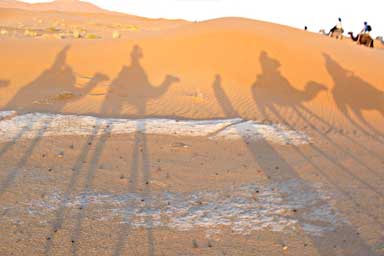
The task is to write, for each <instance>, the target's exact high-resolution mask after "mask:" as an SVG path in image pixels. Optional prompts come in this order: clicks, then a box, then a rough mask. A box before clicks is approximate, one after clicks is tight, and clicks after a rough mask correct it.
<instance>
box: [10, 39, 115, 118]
mask: <svg viewBox="0 0 384 256" xmlns="http://www.w3.org/2000/svg"><path fill="white" fill-rule="evenodd" d="M69 49H70V46H66V47H64V48H63V49H62V50H61V51H60V52H59V53H58V54H57V56H56V58H55V61H54V63H53V64H52V65H51V67H49V68H48V69H47V70H45V71H43V72H42V73H41V74H40V75H39V76H38V77H37V78H36V79H35V80H34V81H32V82H31V83H29V84H27V85H26V86H24V87H22V88H21V89H20V90H19V91H18V92H17V93H16V95H15V96H14V97H13V98H12V99H11V100H10V101H9V102H8V103H7V105H6V107H5V108H6V109H9V110H21V111H23V110H29V109H33V110H35V111H41V112H47V110H48V111H49V112H59V111H61V110H62V109H63V108H64V107H65V105H66V104H68V101H73V100H79V99H81V98H82V97H85V96H86V95H87V94H88V92H89V91H91V90H92V89H93V88H94V87H95V86H96V85H97V84H98V83H100V82H103V81H107V80H108V77H107V76H106V75H103V74H101V73H96V74H95V75H94V76H93V77H91V78H88V79H89V80H88V82H87V83H86V84H85V85H84V86H82V87H78V86H77V85H76V74H75V72H74V71H73V69H72V68H71V66H69V65H68V64H67V55H68V51H69Z"/></svg>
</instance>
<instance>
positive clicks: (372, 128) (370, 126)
mask: <svg viewBox="0 0 384 256" xmlns="http://www.w3.org/2000/svg"><path fill="white" fill-rule="evenodd" d="M353 113H355V115H356V117H357V119H359V121H360V122H361V123H362V124H364V125H365V126H366V127H368V129H369V130H371V131H372V132H373V133H374V135H373V136H375V138H376V139H379V138H377V136H379V137H384V134H383V133H382V132H380V131H379V130H377V129H376V128H375V127H373V126H372V125H371V124H370V123H368V122H367V120H365V118H364V117H363V115H362V114H361V112H360V111H357V110H353ZM380 140H381V139H380Z"/></svg>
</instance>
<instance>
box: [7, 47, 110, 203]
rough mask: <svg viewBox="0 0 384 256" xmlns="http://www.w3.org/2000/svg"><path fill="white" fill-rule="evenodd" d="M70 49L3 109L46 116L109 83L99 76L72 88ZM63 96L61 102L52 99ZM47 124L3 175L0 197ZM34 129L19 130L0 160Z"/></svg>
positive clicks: (96, 75) (18, 173) (18, 171)
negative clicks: (39, 113)
mask: <svg viewBox="0 0 384 256" xmlns="http://www.w3.org/2000/svg"><path fill="white" fill-rule="evenodd" d="M69 49H70V46H66V47H64V48H63V49H62V50H61V51H60V52H59V53H58V54H57V55H56V58H55V60H54V63H53V64H52V65H51V67H50V68H48V69H47V70H45V71H43V72H42V73H41V74H40V75H39V76H38V78H36V79H35V80H34V81H33V82H31V83H29V84H27V85H26V86H24V87H23V88H22V89H21V90H19V91H18V92H17V93H16V95H15V96H14V97H13V98H12V99H11V100H10V101H9V102H8V104H7V106H6V107H5V109H8V110H20V111H23V110H24V111H25V110H27V109H29V108H33V109H35V110H40V111H42V112H47V110H49V112H59V111H61V110H62V109H63V108H64V107H65V105H66V104H67V103H68V101H69V100H74V99H79V98H81V97H84V96H85V94H86V93H87V92H89V91H90V90H92V89H93V88H94V87H95V86H96V85H97V84H98V83H99V82H102V81H105V80H108V77H107V76H105V75H103V74H101V73H96V74H95V75H94V76H93V77H92V78H91V79H90V80H89V81H88V83H87V84H86V85H85V86H84V87H83V88H77V87H76V86H75V83H76V76H75V73H74V72H73V70H72V68H71V67H70V66H69V65H68V64H67V62H66V59H67V54H68V51H69ZM63 92H65V94H62V93H63ZM74 94H78V97H75V98H72V97H69V99H68V95H69V96H72V95H74ZM63 95H64V97H63V98H60V97H59V98H55V97H58V96H63ZM47 99H50V100H53V101H55V102H54V104H50V102H46V101H45V100H47ZM47 104H49V107H47ZM50 124H51V121H49V120H44V122H43V124H42V125H41V128H39V130H38V131H37V133H36V136H35V137H34V138H33V139H32V140H31V143H30V145H29V146H28V147H27V148H26V150H25V151H24V152H23V153H22V155H21V158H20V160H19V161H18V162H17V163H15V168H14V169H12V170H10V171H9V172H8V173H7V174H6V177H5V179H3V180H2V181H1V183H0V197H1V196H2V195H3V193H4V192H5V191H6V190H7V189H8V187H10V186H11V185H12V184H13V182H14V181H15V179H16V178H17V177H18V176H19V175H20V173H21V169H22V167H23V166H25V164H26V163H27V161H28V159H29V158H30V156H31V155H32V153H33V151H34V150H35V148H36V147H37V146H38V145H39V143H40V142H41V140H42V138H43V136H44V133H45V132H46V131H47V129H48V128H49V125H50ZM34 125H35V124H33V123H31V124H30V125H29V126H27V127H23V128H22V129H20V131H19V132H18V133H17V134H16V136H15V137H14V138H13V139H12V140H11V141H9V142H7V143H6V144H5V145H4V146H3V147H2V148H1V150H0V156H2V155H4V154H5V153H6V152H7V151H9V150H10V149H11V148H12V146H14V145H16V143H17V141H19V140H20V138H21V137H22V136H23V134H24V133H26V132H28V131H29V130H31V129H32V128H33V126H34Z"/></svg>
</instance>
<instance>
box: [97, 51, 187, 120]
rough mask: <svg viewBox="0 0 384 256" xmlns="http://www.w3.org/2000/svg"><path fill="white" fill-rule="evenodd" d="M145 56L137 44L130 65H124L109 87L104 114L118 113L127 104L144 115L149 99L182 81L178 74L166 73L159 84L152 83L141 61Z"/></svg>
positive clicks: (140, 114)
mask: <svg viewBox="0 0 384 256" xmlns="http://www.w3.org/2000/svg"><path fill="white" fill-rule="evenodd" d="M143 57H144V56H143V51H142V49H141V47H140V46H138V45H135V46H134V47H133V48H132V51H131V63H130V65H129V66H123V68H122V69H121V71H120V73H119V74H118V76H117V78H116V79H115V80H113V81H112V83H111V85H110V87H109V90H108V92H107V95H106V97H105V101H104V105H103V107H102V113H103V114H107V115H109V116H111V115H112V116H113V115H118V114H119V113H120V112H121V111H122V109H123V107H124V106H125V104H127V105H131V106H133V107H135V109H136V113H137V115H139V116H143V115H145V114H146V106H147V104H148V101H150V100H153V99H157V98H159V97H161V96H162V95H163V94H165V93H166V92H167V91H168V89H169V88H170V87H171V86H172V85H173V84H174V83H176V82H179V81H180V80H179V78H178V77H176V76H172V75H166V76H165V78H164V80H163V82H162V83H161V84H160V85H159V86H155V85H153V84H151V82H150V81H149V78H148V75H147V73H146V71H145V69H144V68H143V66H142V65H141V63H140V60H141V59H142V58H143Z"/></svg>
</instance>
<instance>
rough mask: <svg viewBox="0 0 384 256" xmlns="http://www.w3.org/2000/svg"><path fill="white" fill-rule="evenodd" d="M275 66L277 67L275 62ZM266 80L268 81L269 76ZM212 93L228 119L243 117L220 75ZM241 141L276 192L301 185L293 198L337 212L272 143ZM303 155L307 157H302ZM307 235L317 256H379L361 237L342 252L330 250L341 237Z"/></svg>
mask: <svg viewBox="0 0 384 256" xmlns="http://www.w3.org/2000/svg"><path fill="white" fill-rule="evenodd" d="M274 62H275V63H278V62H276V61H274ZM271 64H272V62H271ZM275 67H276V66H275ZM280 76H281V75H280ZM265 78H266V79H269V78H268V77H267V76H266V77H265ZM281 78H283V77H281ZM284 80H285V79H284ZM285 81H286V80H285ZM213 89H214V94H215V97H216V100H217V103H218V104H219V106H220V107H221V108H222V110H223V112H224V114H225V115H227V116H232V115H235V116H240V115H239V113H238V112H237V110H236V109H235V108H234V106H233V104H232V103H231V101H230V99H229V97H228V95H227V94H226V92H225V91H224V89H223V87H222V79H221V77H220V76H219V75H216V78H215V81H214V83H213ZM238 132H240V131H238ZM242 140H243V142H244V145H245V146H246V147H247V150H248V151H249V153H250V154H251V156H252V158H253V160H254V161H255V162H256V163H257V164H258V165H259V166H260V169H261V170H262V171H263V172H264V173H265V175H267V176H268V177H269V180H270V181H271V182H274V183H275V184H278V186H276V187H275V191H277V192H279V193H285V192H284V189H282V188H283V187H284V186H285V185H284V183H285V182H286V181H287V180H297V181H299V182H300V185H298V186H294V187H293V190H294V191H293V194H302V193H313V194H314V195H316V200H317V202H316V204H315V205H314V207H319V208H323V207H330V209H331V210H330V211H331V212H333V211H334V209H333V208H332V205H330V204H329V202H327V201H326V200H324V199H323V198H322V196H321V195H320V194H319V192H318V190H317V189H316V187H315V186H313V185H312V184H311V183H307V182H306V181H305V180H303V179H302V178H301V176H300V172H299V170H298V169H297V167H294V166H292V165H291V164H290V163H289V162H288V161H287V160H286V158H285V155H284V154H282V153H280V151H279V150H277V149H275V147H274V146H273V145H272V144H271V143H269V142H268V141H267V140H266V139H264V138H262V137H260V138H259V139H258V140H257V141H249V139H248V138H247V137H245V136H243V137H242ZM293 147H294V148H296V146H293ZM300 153H301V151H300ZM263 154H265V155H267V156H268V157H267V158H266V157H263ZM301 155H302V156H305V155H303V154H302V153H301ZM305 157H306V156H305ZM305 161H312V160H310V159H309V158H307V157H306V158H305ZM311 163H312V162H311ZM271 165H277V166H279V168H278V169H276V168H275V169H274V168H271ZM336 210H337V209H336ZM299 212H300V211H299ZM304 212H305V211H303V213H300V214H304V215H305V214H306V213H304ZM304 215H303V216H301V217H296V218H298V223H297V224H298V226H301V229H302V230H304V232H305V226H306V225H307V224H306V223H305V222H306V221H307V220H306V219H305V217H304ZM311 224H314V222H312V223H311ZM321 225H323V226H328V225H329V226H333V227H334V223H327V222H323V221H321ZM342 226H343V227H342V230H343V231H344V232H346V234H354V233H356V229H355V228H354V227H353V226H352V225H350V224H349V223H348V222H346V223H343V225H342ZM305 233H306V236H307V237H308V238H309V239H310V240H311V242H312V243H313V245H314V246H315V248H316V250H317V254H318V255H321V256H329V255H336V254H338V252H340V251H344V252H345V253H346V255H355V256H360V255H377V254H376V253H375V252H374V251H373V249H372V248H370V246H369V245H368V244H367V243H366V242H365V241H364V240H363V239H361V238H360V237H358V236H357V237H353V241H352V244H353V245H354V248H353V249H350V248H349V247H350V245H346V244H343V243H340V244H341V245H342V248H337V247H336V246H334V247H333V246H329V244H332V243H334V242H335V241H340V240H341V239H340V237H339V234H338V233H337V232H334V231H332V230H326V231H324V233H323V235H322V236H318V235H314V234H311V232H305ZM327 244H328V246H327ZM340 249H341V250H340Z"/></svg>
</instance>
